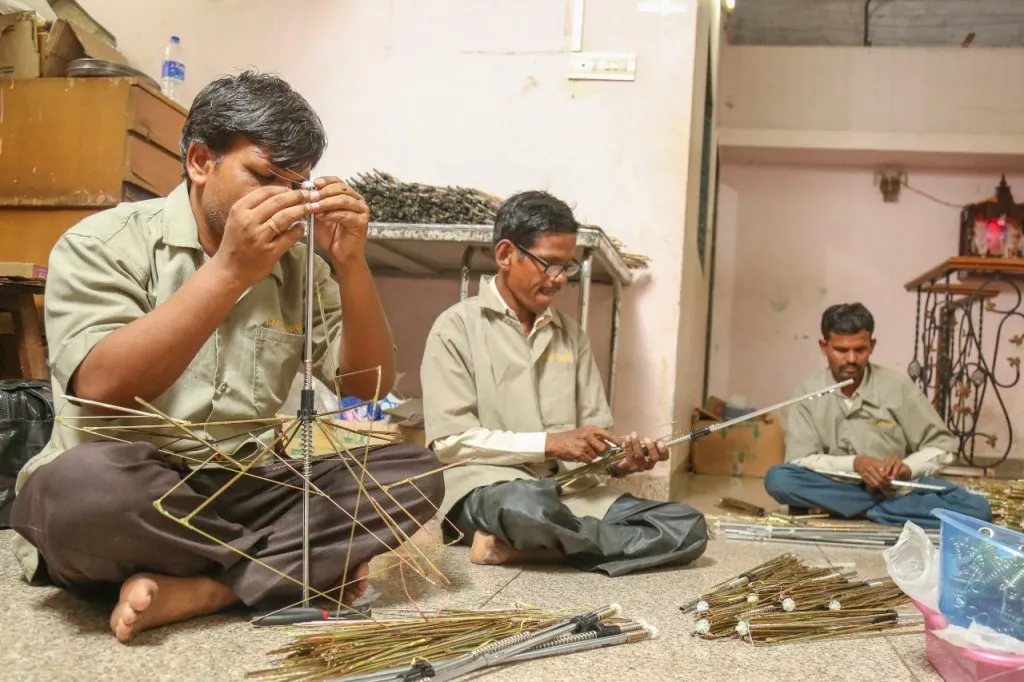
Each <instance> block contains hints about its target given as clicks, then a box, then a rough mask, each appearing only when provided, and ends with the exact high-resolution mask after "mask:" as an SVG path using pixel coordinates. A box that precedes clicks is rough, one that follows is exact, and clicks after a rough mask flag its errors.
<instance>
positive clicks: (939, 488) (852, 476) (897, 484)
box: [811, 469, 948, 493]
mask: <svg viewBox="0 0 1024 682" xmlns="http://www.w3.org/2000/svg"><path fill="white" fill-rule="evenodd" d="M811 471H813V472H814V473H816V474H821V475H822V476H835V477H836V478H846V479H849V480H851V481H863V480H864V479H863V478H862V477H861V475H860V474H858V473H857V472H855V471H830V470H828V469H811ZM889 485H890V486H892V487H893V488H910V489H912V490H932V491H935V492H940V493H941V492H943V491H944V490H947V489H948V486H944V485H933V484H931V483H918V482H916V481H901V480H899V479H897V478H894V479H892V480H891V481H889Z"/></svg>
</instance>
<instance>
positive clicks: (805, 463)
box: [787, 454, 856, 471]
mask: <svg viewBox="0 0 1024 682" xmlns="http://www.w3.org/2000/svg"><path fill="white" fill-rule="evenodd" d="M855 459H856V456H855V455H826V454H813V455H804V456H803V457H797V458H796V459H792V460H790V461H788V462H787V464H796V465H797V466H802V467H804V468H807V469H821V470H823V471H853V460H855Z"/></svg>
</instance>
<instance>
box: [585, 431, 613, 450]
mask: <svg viewBox="0 0 1024 682" xmlns="http://www.w3.org/2000/svg"><path fill="white" fill-rule="evenodd" d="M583 442H584V443H586V445H587V448H588V449H589V450H592V451H593V453H594V455H595V456H596V455H598V454H601V453H603V452H605V451H607V450H608V449H609V448H608V443H606V442H604V441H603V440H601V439H600V438H598V437H597V436H595V435H594V434H592V433H588V434H587V435H585V436H584V437H583Z"/></svg>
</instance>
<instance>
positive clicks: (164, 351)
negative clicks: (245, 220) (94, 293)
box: [70, 261, 245, 407]
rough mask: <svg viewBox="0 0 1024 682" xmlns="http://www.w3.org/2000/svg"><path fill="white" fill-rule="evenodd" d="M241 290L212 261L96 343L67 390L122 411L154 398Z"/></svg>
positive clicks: (181, 369)
mask: <svg viewBox="0 0 1024 682" xmlns="http://www.w3.org/2000/svg"><path fill="white" fill-rule="evenodd" d="M244 291H245V285H244V284H243V283H241V282H239V281H238V280H237V279H235V278H233V277H232V276H231V275H230V274H229V273H228V272H227V271H225V270H223V269H222V268H221V267H220V266H219V265H218V264H217V263H216V262H215V261H211V262H210V263H208V264H207V265H205V266H203V267H201V268H199V270H197V271H196V273H195V274H194V275H193V276H192V277H190V278H189V279H188V280H187V281H186V282H185V284H184V285H183V286H182V287H181V288H180V289H179V290H178V291H177V292H175V293H174V295H172V296H171V297H170V298H169V299H168V300H167V301H166V302H164V303H162V304H160V305H159V306H157V307H156V308H155V309H154V310H153V311H152V312H150V313H148V314H146V315H144V316H143V317H140V318H139V319H137V320H134V321H133V322H131V323H129V324H127V325H125V326H124V327H121V328H120V329H118V330H116V331H114V332H111V333H110V334H109V335H107V336H106V337H104V338H103V340H102V341H100V342H99V343H97V344H96V347H95V348H93V349H92V351H91V352H90V353H89V354H88V355H87V356H86V357H85V359H84V360H83V361H82V363H81V365H80V366H79V367H78V370H77V371H76V372H75V374H74V376H73V378H72V380H71V384H72V385H71V387H70V390H71V391H72V392H73V394H74V395H76V396H78V397H79V398H83V399H86V400H92V401H97V402H103V403H109V404H111V405H118V406H121V407H132V406H137V403H136V401H135V398H136V397H139V398H142V399H144V400H153V399H155V398H156V397H157V396H159V395H161V394H162V393H164V392H165V391H166V390H167V389H168V388H170V387H171V385H172V384H173V383H174V382H175V381H177V379H178V377H179V376H181V373H182V372H184V371H185V368H187V367H188V365H189V363H190V362H192V359H193V358H194V357H195V355H196V353H198V352H199V349H200V348H202V346H203V344H204V343H206V340H207V339H209V338H210V335H212V334H213V333H214V331H215V330H216V329H217V327H218V326H220V324H221V322H223V321H224V318H226V317H227V315H228V313H229V312H230V311H231V308H232V307H233V306H234V304H235V302H236V301H237V300H238V298H239V296H241V295H242V292H244Z"/></svg>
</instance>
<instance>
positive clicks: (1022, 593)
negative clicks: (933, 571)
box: [932, 509, 1024, 640]
mask: <svg viewBox="0 0 1024 682" xmlns="http://www.w3.org/2000/svg"><path fill="white" fill-rule="evenodd" d="M932 514H933V515H935V516H937V517H938V518H939V520H940V521H941V530H940V531H939V550H940V555H941V559H940V563H939V611H941V612H942V614H943V615H944V616H946V618H948V619H949V621H950V622H951V623H953V624H954V625H959V626H961V627H965V628H966V627H970V625H971V623H972V622H977V623H978V624H979V625H987V626H988V627H990V628H992V629H993V630H996V631H997V632H1002V633H1005V634H1007V635H1011V636H1013V637H1016V638H1018V639H1022V640H1024V535H1022V534H1021V533H1017V532H1015V531H1012V530H1010V529H1008V528H1003V527H1002V526H996V525H995V524H992V523H986V522H985V521H979V520H978V519H974V518H971V517H970V516H965V515H963V514H958V513H956V512H953V511H949V510H947V509H935V510H933V511H932Z"/></svg>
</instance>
